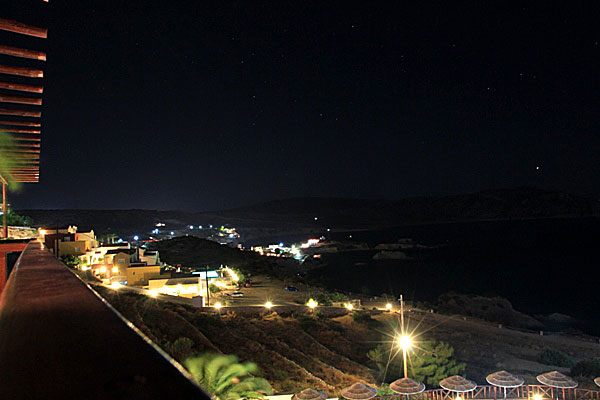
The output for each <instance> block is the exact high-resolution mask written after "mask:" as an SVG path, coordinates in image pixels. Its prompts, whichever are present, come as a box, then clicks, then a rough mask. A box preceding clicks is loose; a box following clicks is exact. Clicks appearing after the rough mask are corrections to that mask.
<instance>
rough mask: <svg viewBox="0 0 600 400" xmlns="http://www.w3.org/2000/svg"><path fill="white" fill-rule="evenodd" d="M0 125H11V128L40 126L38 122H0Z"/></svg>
mask: <svg viewBox="0 0 600 400" xmlns="http://www.w3.org/2000/svg"><path fill="white" fill-rule="evenodd" d="M0 125H12V126H35V127H39V126H42V124H40V123H39V122H26V121H0Z"/></svg>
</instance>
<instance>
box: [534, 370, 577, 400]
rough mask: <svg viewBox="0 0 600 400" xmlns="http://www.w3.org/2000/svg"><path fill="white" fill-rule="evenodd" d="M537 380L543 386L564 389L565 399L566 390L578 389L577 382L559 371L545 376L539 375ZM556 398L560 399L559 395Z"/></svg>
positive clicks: (547, 373)
mask: <svg viewBox="0 0 600 400" xmlns="http://www.w3.org/2000/svg"><path fill="white" fill-rule="evenodd" d="M536 379H537V380H538V382H539V383H541V384H542V385H546V386H550V387H554V388H557V389H562V391H563V398H564V397H565V389H572V388H574V387H577V382H575V381H574V380H573V379H571V378H569V377H568V376H565V375H563V374H561V373H560V372H558V371H552V372H546V373H545V374H541V375H538V376H537V377H536ZM556 398H557V399H558V394H557V397H556Z"/></svg>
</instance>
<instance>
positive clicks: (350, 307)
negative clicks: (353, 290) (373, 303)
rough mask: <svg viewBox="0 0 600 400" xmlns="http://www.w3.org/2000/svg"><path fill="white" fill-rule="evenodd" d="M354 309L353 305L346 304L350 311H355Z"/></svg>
mask: <svg viewBox="0 0 600 400" xmlns="http://www.w3.org/2000/svg"><path fill="white" fill-rule="evenodd" d="M353 308H354V306H353V305H352V303H348V304H346V309H347V310H348V311H352V309H353Z"/></svg>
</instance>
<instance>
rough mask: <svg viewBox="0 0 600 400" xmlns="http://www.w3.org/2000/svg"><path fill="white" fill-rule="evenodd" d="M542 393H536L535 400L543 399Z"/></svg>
mask: <svg viewBox="0 0 600 400" xmlns="http://www.w3.org/2000/svg"><path fill="white" fill-rule="evenodd" d="M542 398H543V397H542V395H540V394H536V395H535V396H533V400H542Z"/></svg>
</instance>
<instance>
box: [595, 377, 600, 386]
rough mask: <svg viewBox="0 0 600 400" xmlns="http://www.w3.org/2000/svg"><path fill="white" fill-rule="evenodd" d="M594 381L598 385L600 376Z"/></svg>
mask: <svg viewBox="0 0 600 400" xmlns="http://www.w3.org/2000/svg"><path fill="white" fill-rule="evenodd" d="M594 383H595V384H596V385H598V386H600V377H598V378H596V379H594Z"/></svg>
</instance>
